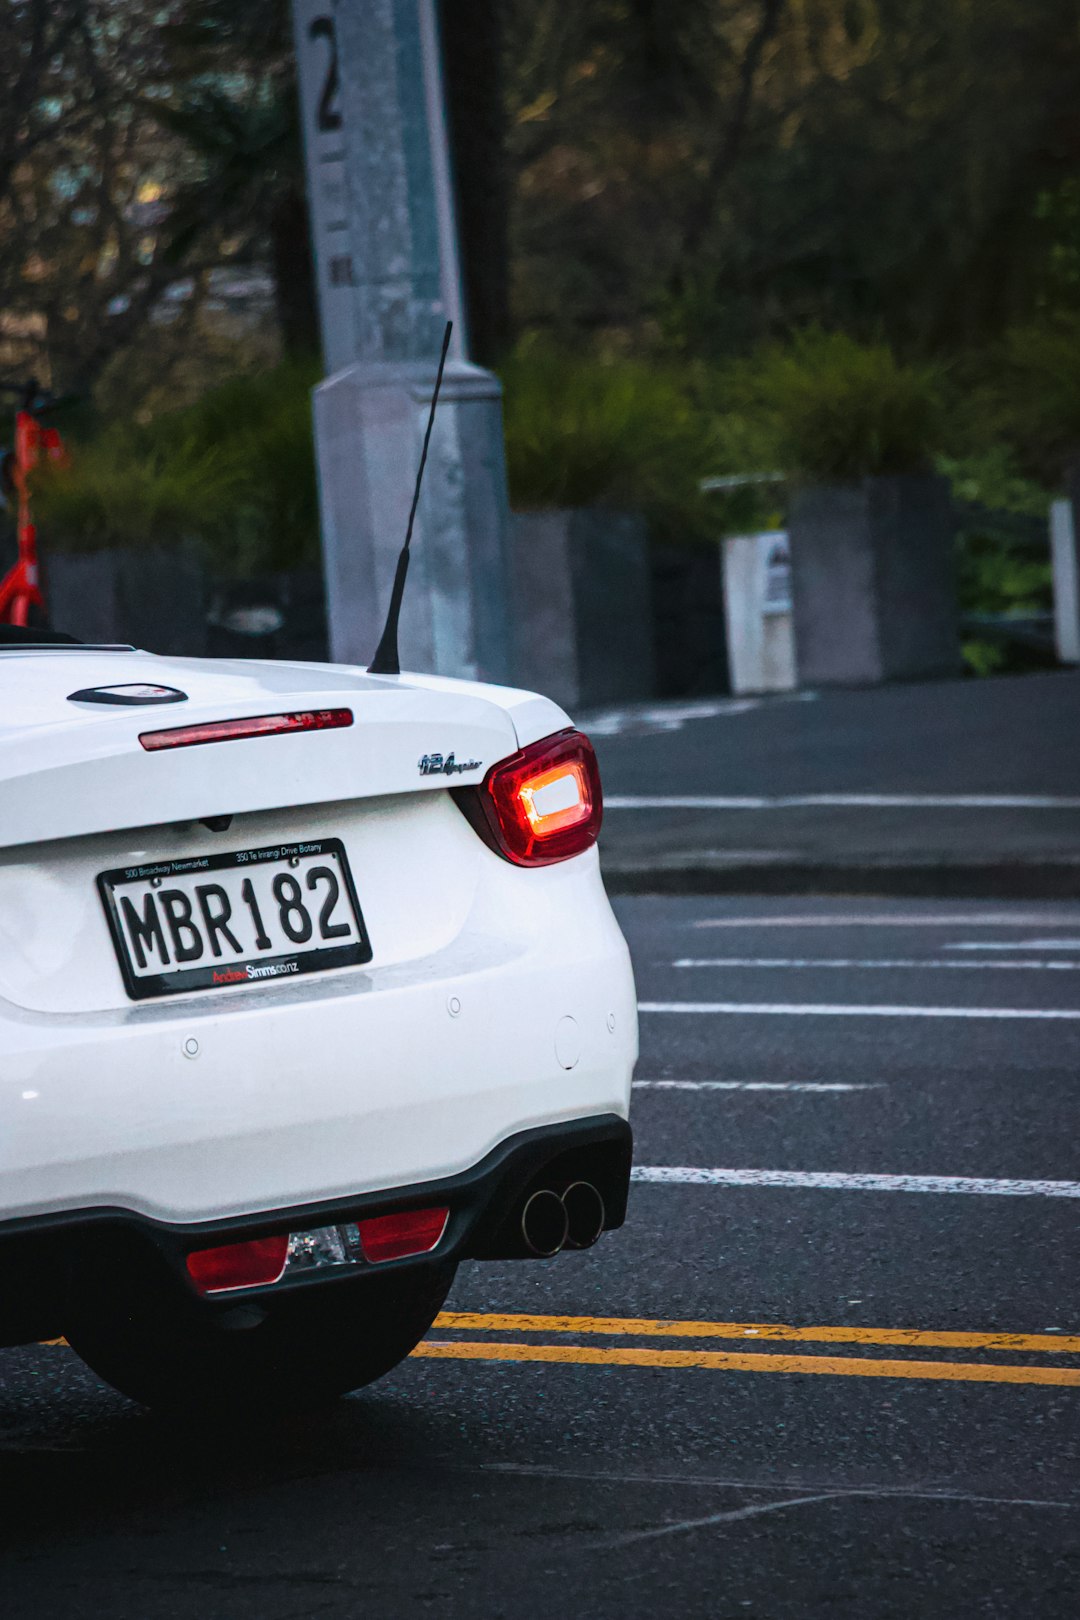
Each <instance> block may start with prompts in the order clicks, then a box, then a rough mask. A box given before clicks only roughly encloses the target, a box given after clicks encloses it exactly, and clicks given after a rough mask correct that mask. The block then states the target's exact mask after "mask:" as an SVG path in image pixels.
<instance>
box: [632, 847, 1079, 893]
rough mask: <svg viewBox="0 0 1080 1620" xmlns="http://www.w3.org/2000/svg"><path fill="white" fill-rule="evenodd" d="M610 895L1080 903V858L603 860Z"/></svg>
mask: <svg viewBox="0 0 1080 1620" xmlns="http://www.w3.org/2000/svg"><path fill="white" fill-rule="evenodd" d="M601 870H602V872H603V875H604V882H605V884H606V886H607V890H608V893H609V894H613V895H620V894H627V895H630V894H763V895H786V894H820V895H836V894H861V895H880V896H883V897H890V896H892V897H897V898H901V899H903V898H908V899H931V900H1080V857H1077V858H1076V859H1062V860H1053V861H1016V860H1011V861H987V860H979V861H969V862H958V861H955V860H949V861H935V860H923V861H906V862H896V861H864V862H821V861H777V862H765V861H762V862H757V861H755V862H745V863H739V864H735V863H730V862H724V861H708V860H704V861H703V860H700V859H698V860H687V861H681V862H680V861H656V862H635V863H632V864H631V863H629V862H625V861H619V862H615V861H611V862H608V861H603V860H602V861H601Z"/></svg>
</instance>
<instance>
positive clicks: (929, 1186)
mask: <svg viewBox="0 0 1080 1620" xmlns="http://www.w3.org/2000/svg"><path fill="white" fill-rule="evenodd" d="M630 1179H631V1181H645V1182H651V1183H653V1184H656V1185H663V1186H675V1187H803V1188H807V1187H808V1188H815V1189H818V1190H823V1191H826V1192H890V1193H893V1192H905V1193H979V1194H984V1195H987V1196H991V1197H998V1198H1080V1181H1005V1180H1000V1179H998V1178H991V1177H984V1176H886V1175H858V1174H848V1173H846V1172H842V1171H833V1170H699V1169H696V1168H694V1167H692V1166H690V1165H675V1164H636V1165H635V1166H634V1168H633V1170H632V1171H631V1172H630Z"/></svg>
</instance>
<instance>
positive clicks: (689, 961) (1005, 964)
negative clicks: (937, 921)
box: [671, 947, 1080, 972]
mask: <svg viewBox="0 0 1080 1620" xmlns="http://www.w3.org/2000/svg"><path fill="white" fill-rule="evenodd" d="M1006 948H1008V947H1006ZM671 965H672V967H677V968H879V969H880V968H888V969H889V970H890V971H891V970H892V969H893V968H923V969H925V970H936V969H938V968H967V969H981V970H982V971H984V972H985V971H986V970H987V969H989V970H990V971H991V972H993V971H995V970H996V971H997V972H1002V971H1012V970H1014V969H1017V968H1068V969H1072V970H1073V971H1074V972H1075V971H1076V970H1077V969H1078V968H1080V961H1077V962H1070V961H1067V960H1062V961H1038V960H1032V959H1031V958H1030V957H1029V958H1028V959H1027V960H1025V961H1019V962H1014V961H1010V960H1003V959H999V960H996V961H993V962H985V961H976V962H972V961H965V960H964V959H963V958H958V957H925V956H924V957H922V958H920V957H917V956H908V957H903V956H901V957H895V956H894V957H854V956H697V957H695V956H682V957H680V958H679V959H678V961H676V962H673V963H672V964H671Z"/></svg>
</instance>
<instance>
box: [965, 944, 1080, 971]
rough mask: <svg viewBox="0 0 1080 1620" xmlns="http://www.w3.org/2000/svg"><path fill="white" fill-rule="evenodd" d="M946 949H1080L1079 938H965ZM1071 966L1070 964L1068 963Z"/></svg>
mask: <svg viewBox="0 0 1080 1620" xmlns="http://www.w3.org/2000/svg"><path fill="white" fill-rule="evenodd" d="M945 949H946V950H947V951H1080V939H1018V940H1016V941H1014V942H1013V943H1012V944H1010V943H1009V941H1008V940H1007V939H983V940H978V939H965V940H961V941H960V943H959V944H957V945H946V946H945ZM1069 965H1070V966H1072V964H1071V963H1070V964H1069Z"/></svg>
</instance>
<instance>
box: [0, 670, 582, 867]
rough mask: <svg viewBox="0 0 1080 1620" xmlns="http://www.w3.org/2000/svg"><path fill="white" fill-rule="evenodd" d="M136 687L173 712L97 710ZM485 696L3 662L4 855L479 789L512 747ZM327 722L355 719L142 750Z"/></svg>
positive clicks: (287, 678) (278, 675) (472, 690)
mask: <svg viewBox="0 0 1080 1620" xmlns="http://www.w3.org/2000/svg"><path fill="white" fill-rule="evenodd" d="M144 686H145V687H158V688H172V689H175V691H177V692H179V693H181V694H182V697H181V698H180V699H173V700H172V701H161V700H155V699H154V698H153V697H149V698H146V699H141V700H139V701H137V702H135V703H116V702H108V701H101V694H102V691H103V689H104V690H105V691H108V690H109V689H112V690H113V692H114V693H115V689H116V688H124V687H129V688H130V687H144ZM486 690H488V691H490V692H492V693H498V692H500V691H501V689H497V688H495V689H486ZM92 693H97V694H99V695H98V696H88V694H92ZM484 693H485V688H483V687H478V686H470V685H469V684H468V683H464V682H461V683H459V682H453V681H443V682H440V681H438V680H432V679H430V678H424V677H416V678H411V677H409V676H407V675H406V676H401V677H378V676H370V675H368V674H366V673H365V672H364V671H362V670H359V669H346V668H340V667H336V666H332V665H322V664H285V663H280V664H278V663H273V664H271V663H256V662H250V663H246V662H241V661H227V662H226V661H214V660H208V659H185V658H159V657H156V656H154V655H152V654H149V653H140V652H134V651H132V652H106V651H101V652H98V651H95V650H93V649H83V648H72V649H70V650H69V649H63V650H59V649H58V650H56V651H51V650H50V651H48V652H45V651H42V652H20V653H19V654H17V655H13V654H7V655H5V656H4V658H3V659H2V660H0V846H11V845H18V844H24V843H36V842H39V841H43V840H46V839H57V838H67V837H76V836H85V835H88V834H93V833H98V832H105V831H111V830H116V829H120V828H124V827H138V826H151V825H158V824H161V823H164V822H169V823H176V822H179V821H185V820H201V819H203V818H206V817H211V816H221V815H236V814H241V813H246V812H251V811H262V810H268V809H275V808H278V807H281V806H290V805H297V804H319V803H330V802H332V801H335V800H345V799H356V798H368V797H374V796H377V795H384V794H396V793H402V792H413V791H419V790H423V789H430V788H443V787H447V786H450V785H452V784H453V785H457V784H461V783H468V782H477V781H480V780H482V779H483V776H484V774H485V772H486V771H487V769H488V768H489V767H490V766H491V765H492V764H493V763H494V762H495V761H496V760H499V759H502V758H505V757H506V756H507V755H508V754H511V753H513V752H514V751H515V749H516V748H517V747H518V746H519V742H520V740H521V739H520V738H519V734H518V731H517V730H516V728H515V724H514V718H513V715H512V709H513V703H512V701H511V702H508V703H500V702H499V701H498V700H496V699H494V698H493V697H489V696H485V695H484ZM75 694H79V696H78V698H75V696H74V695H75ZM504 695H505V697H506V698H507V699H511V700H512V699H514V698H518V697H520V698H523V699H524V698H525V694H511V693H506V694H504ZM528 704H529V705H531V706H532V707H535V706H536V705H537V704H541V705H542V706H543V709H544V711H545V714H544V719H545V720H548V715H547V711H549V710H550V714H551V716H553V717H555V719H554V722H553V723H552V722H550V721H549V729H557V720H558V716H559V714H560V711H558V710H557V709H556V708H555V706H554V705H550V704H547V703H546V702H545V701H544V700H540V699H529V700H528ZM329 710H336V711H341V710H347V711H349V712H350V713H351V715H352V723H351V724H344V725H338V726H336V727H334V728H332V729H325V730H298V731H296V732H292V733H286V734H281V735H265V736H253V737H243V738H239V739H231V740H228V741H218V742H212V743H205V744H199V745H196V746H186V747H164V748H156V749H153V750H149V749H147V747H146V746H144V744H143V743H142V742H141V741H140V737H141V735H142V734H144V733H148V732H159V731H167V730H170V729H172V728H178V727H183V728H189V727H192V726H197V725H203V724H212V723H214V722H220V721H229V720H244V719H247V718H257V717H261V716H266V715H298V714H311V713H314V712H320V711H329ZM534 721H535V717H534Z"/></svg>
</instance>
